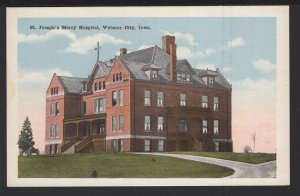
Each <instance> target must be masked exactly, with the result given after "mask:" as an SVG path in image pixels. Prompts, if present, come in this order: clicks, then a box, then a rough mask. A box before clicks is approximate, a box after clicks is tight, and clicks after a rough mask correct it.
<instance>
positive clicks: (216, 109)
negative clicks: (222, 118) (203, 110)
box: [214, 97, 219, 111]
mask: <svg viewBox="0 0 300 196" xmlns="http://www.w3.org/2000/svg"><path fill="white" fill-rule="evenodd" d="M218 110H219V97H214V111H218Z"/></svg>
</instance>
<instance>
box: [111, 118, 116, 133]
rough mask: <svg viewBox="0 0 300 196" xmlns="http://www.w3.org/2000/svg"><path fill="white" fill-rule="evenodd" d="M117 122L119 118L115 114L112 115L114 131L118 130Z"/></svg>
mask: <svg viewBox="0 0 300 196" xmlns="http://www.w3.org/2000/svg"><path fill="white" fill-rule="evenodd" d="M116 124H117V119H116V117H115V116H112V119H111V127H112V132H115V131H116V128H117V126H116Z"/></svg>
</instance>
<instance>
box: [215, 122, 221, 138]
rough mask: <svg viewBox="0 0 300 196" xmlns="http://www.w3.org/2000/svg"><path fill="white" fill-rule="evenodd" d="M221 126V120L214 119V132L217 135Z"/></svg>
mask: <svg viewBox="0 0 300 196" xmlns="http://www.w3.org/2000/svg"><path fill="white" fill-rule="evenodd" d="M219 127H220V121H219V120H214V134H215V135H218V134H219Z"/></svg>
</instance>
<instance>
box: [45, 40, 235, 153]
mask: <svg viewBox="0 0 300 196" xmlns="http://www.w3.org/2000/svg"><path fill="white" fill-rule="evenodd" d="M45 138H46V146H45V152H46V154H56V153H64V152H65V153H74V152H89V151H117V152H119V151H152V152H157V151H187V150H189V151H192V150H197V151H232V139H231V85H230V84H229V83H228V81H227V80H226V79H225V78H224V76H223V75H222V74H221V73H220V71H219V70H218V69H217V70H216V71H212V70H208V69H206V70H202V69H195V68H193V67H192V66H191V65H190V64H189V62H188V61H187V60H186V59H183V60H178V59H177V57H176V44H175V37H174V36H163V38H162V49H161V48H160V47H158V46H154V47H150V48H147V49H143V50H138V51H135V52H131V53H127V50H126V48H121V49H120V56H117V57H115V58H114V59H112V60H110V61H105V62H102V61H97V62H96V64H95V66H94V68H93V70H92V72H91V74H90V75H89V76H88V77H87V78H75V77H65V76H58V75H56V74H55V73H54V75H53V77H52V80H51V82H50V85H49V87H48V89H47V93H46V131H45Z"/></svg>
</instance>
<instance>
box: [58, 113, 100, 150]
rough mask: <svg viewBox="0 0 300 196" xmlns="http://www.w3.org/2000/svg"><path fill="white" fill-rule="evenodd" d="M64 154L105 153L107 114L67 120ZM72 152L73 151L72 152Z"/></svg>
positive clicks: (65, 122)
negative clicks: (72, 152)
mask: <svg viewBox="0 0 300 196" xmlns="http://www.w3.org/2000/svg"><path fill="white" fill-rule="evenodd" d="M63 122H64V128H63V145H62V150H61V151H62V153H63V152H65V151H67V150H68V149H70V148H71V147H73V148H74V152H75V153H77V152H89V151H94V150H95V151H105V130H106V114H93V115H85V116H81V117H76V118H71V119H65V120H64V121H63ZM71 151H72V150H71Z"/></svg>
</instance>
